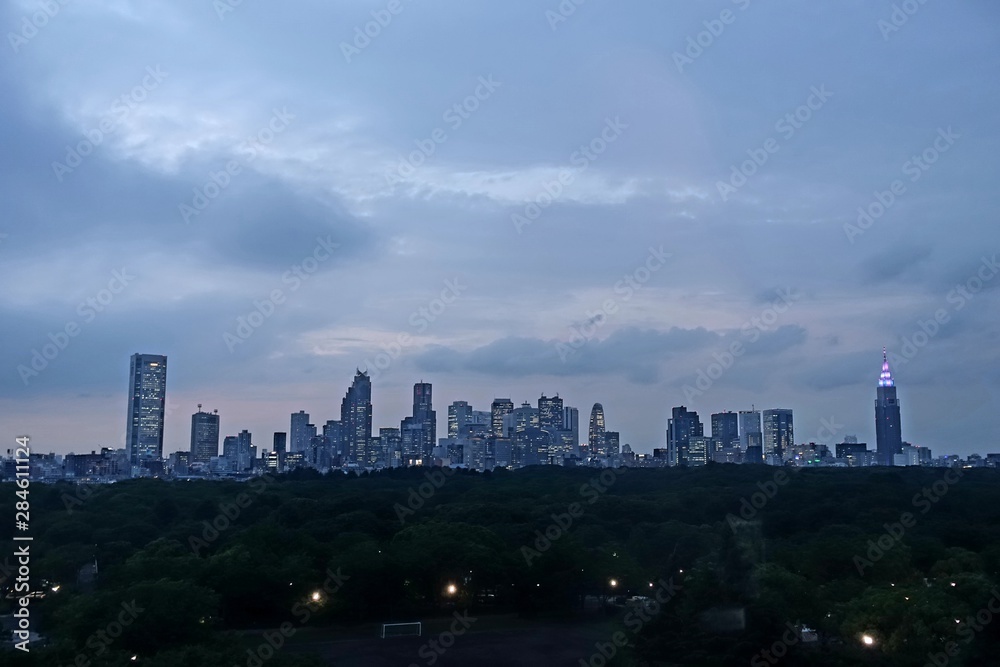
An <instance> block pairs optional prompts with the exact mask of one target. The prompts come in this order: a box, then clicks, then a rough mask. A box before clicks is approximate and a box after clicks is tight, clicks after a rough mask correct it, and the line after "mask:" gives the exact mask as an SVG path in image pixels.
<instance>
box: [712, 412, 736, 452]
mask: <svg viewBox="0 0 1000 667" xmlns="http://www.w3.org/2000/svg"><path fill="white" fill-rule="evenodd" d="M712 439H713V440H717V441H718V442H719V443H720V444H721V446H722V447H726V448H732V447H737V446H738V445H739V444H740V428H739V422H738V421H737V418H736V413H735V412H728V411H727V412H717V413H715V414H714V415H712Z"/></svg>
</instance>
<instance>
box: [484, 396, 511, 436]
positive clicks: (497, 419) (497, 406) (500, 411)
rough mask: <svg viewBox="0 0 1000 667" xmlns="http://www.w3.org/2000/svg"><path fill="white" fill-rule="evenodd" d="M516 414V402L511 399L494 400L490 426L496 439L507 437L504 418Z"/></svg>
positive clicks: (491, 407) (491, 408)
mask: <svg viewBox="0 0 1000 667" xmlns="http://www.w3.org/2000/svg"><path fill="white" fill-rule="evenodd" d="M512 412H514V401H512V400H510V399H509V398H494V399H493V404H492V405H491V406H490V426H491V432H492V433H493V435H494V437H497V438H502V437H504V436H505V433H504V430H503V418H504V417H506V416H507V415H509V414H510V413H512Z"/></svg>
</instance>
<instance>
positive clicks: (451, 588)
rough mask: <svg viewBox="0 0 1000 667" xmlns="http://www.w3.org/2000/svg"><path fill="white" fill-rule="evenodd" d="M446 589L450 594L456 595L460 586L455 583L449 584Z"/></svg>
mask: <svg viewBox="0 0 1000 667" xmlns="http://www.w3.org/2000/svg"><path fill="white" fill-rule="evenodd" d="M445 591H446V592H447V593H448V595H454V594H455V593H457V592H458V586H456V585H455V584H448V588H446V589H445Z"/></svg>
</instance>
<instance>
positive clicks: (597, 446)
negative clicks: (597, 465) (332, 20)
mask: <svg viewBox="0 0 1000 667" xmlns="http://www.w3.org/2000/svg"><path fill="white" fill-rule="evenodd" d="M604 432H605V425H604V406H603V405H601V404H600V403H594V407H593V408H591V409H590V427H589V429H588V430H587V445H588V447H589V449H590V451H589V452H588V455H589V456H601V453H602V452H603V451H604Z"/></svg>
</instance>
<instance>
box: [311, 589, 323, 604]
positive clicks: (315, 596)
mask: <svg viewBox="0 0 1000 667" xmlns="http://www.w3.org/2000/svg"><path fill="white" fill-rule="evenodd" d="M322 597H323V596H322V594H320V592H319V591H313V594H312V601H313V602H319V601H320V599H322Z"/></svg>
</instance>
